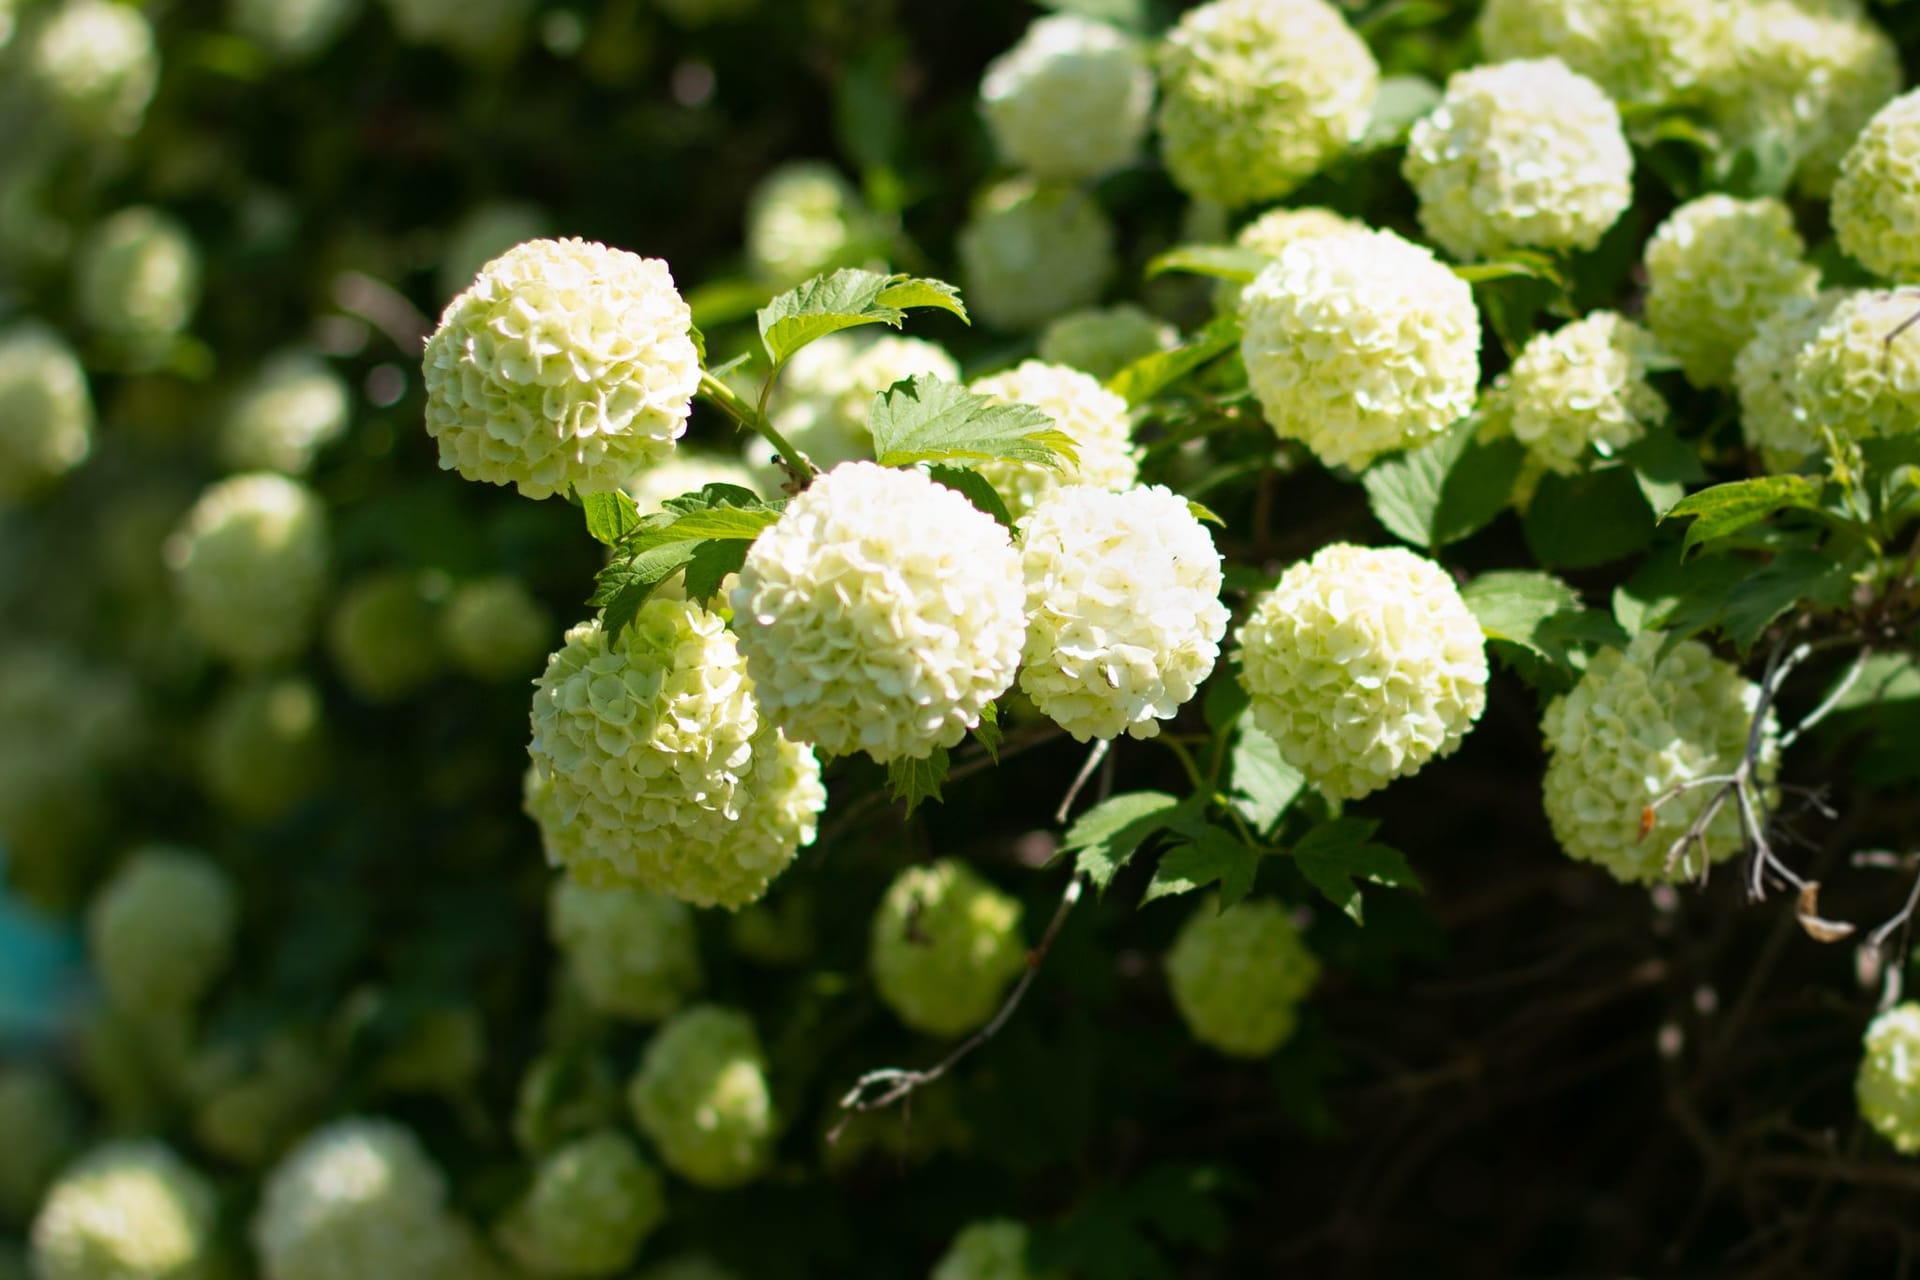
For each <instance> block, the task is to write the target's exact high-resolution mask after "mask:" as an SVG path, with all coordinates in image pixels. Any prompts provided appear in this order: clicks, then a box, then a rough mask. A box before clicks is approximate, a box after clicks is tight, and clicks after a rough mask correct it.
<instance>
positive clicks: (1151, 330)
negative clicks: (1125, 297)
mask: <svg viewBox="0 0 1920 1280" xmlns="http://www.w3.org/2000/svg"><path fill="white" fill-rule="evenodd" d="M1179 344H1180V331H1179V330H1178V329H1176V328H1175V327H1174V326H1172V325H1170V324H1168V323H1167V322H1166V321H1164V320H1161V319H1158V318H1156V317H1155V316H1154V315H1153V314H1152V313H1150V312H1148V311H1146V310H1144V309H1143V308H1141V307H1137V306H1135V305H1134V304H1133V303H1131V302H1123V303H1121V304H1120V305H1119V306H1114V307H1088V308H1086V309H1084V310H1081V311H1071V312H1068V313H1067V314H1066V315H1064V316H1061V317H1060V318H1059V319H1058V320H1055V321H1054V322H1053V323H1051V324H1049V325H1048V326H1047V327H1046V328H1045V329H1043V330H1041V331H1040V341H1039V345H1038V352H1039V356H1040V359H1041V360H1043V361H1044V362H1046V363H1047V364H1058V365H1065V366H1067V367H1068V368H1069V369H1078V370H1080V371H1081V372H1082V373H1090V374H1092V375H1093V376H1094V377H1096V378H1099V379H1101V380H1102V381H1104V380H1106V379H1108V378H1111V377H1112V376H1113V375H1114V374H1116V373H1118V372H1120V370H1122V369H1124V368H1126V367H1127V366H1128V365H1130V364H1132V363H1133V362H1134V361H1136V360H1140V359H1144V358H1145V357H1147V356H1150V355H1152V354H1153V353H1154V352H1156V351H1171V350H1173V348H1174V347H1176V346H1178V345H1179Z"/></svg>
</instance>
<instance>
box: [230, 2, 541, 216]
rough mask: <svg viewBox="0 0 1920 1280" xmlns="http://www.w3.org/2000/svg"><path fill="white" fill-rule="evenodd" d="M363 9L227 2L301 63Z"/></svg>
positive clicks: (249, 27) (276, 49)
mask: <svg viewBox="0 0 1920 1280" xmlns="http://www.w3.org/2000/svg"><path fill="white" fill-rule="evenodd" d="M359 10H360V0H227V21H228V22H230V23H232V24H233V28H234V30H236V31H238V32H240V34H242V35H244V36H246V37H248V38H249V39H251V40H253V41H254V42H255V43H257V44H259V45H260V46H261V47H262V48H263V49H265V50H266V51H267V52H268V53H270V54H272V55H273V56H274V57H275V58H278V59H280V60H281V61H283V62H301V61H304V60H306V59H308V58H311V57H313V56H314V55H316V54H318V53H319V52H320V51H321V50H323V49H325V48H326V47H327V46H328V45H330V44H332V43H333V42H334V40H336V39H337V38H338V37H339V35H340V32H341V31H342V30H344V29H345V28H346V26H347V24H348V23H349V22H351V21H353V18H354V15H355V14H356V13H358V12H359ZM505 247H506V246H505V245H502V246H501V248H505Z"/></svg>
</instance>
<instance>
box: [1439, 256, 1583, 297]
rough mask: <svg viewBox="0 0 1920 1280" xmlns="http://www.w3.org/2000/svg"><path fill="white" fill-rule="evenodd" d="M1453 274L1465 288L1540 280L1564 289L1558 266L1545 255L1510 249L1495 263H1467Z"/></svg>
mask: <svg viewBox="0 0 1920 1280" xmlns="http://www.w3.org/2000/svg"><path fill="white" fill-rule="evenodd" d="M1453 274H1454V275H1456V276H1459V277H1460V278H1461V279H1462V280H1465V281H1466V282H1467V283H1468V284H1487V283H1490V282H1491V281H1494V280H1543V281H1545V282H1547V283H1548V284H1551V285H1554V286H1555V287H1557V288H1560V289H1564V288H1566V287H1567V280H1566V276H1565V274H1564V273H1563V272H1562V271H1561V270H1560V264H1559V263H1558V262H1556V261H1555V260H1554V259H1552V258H1550V257H1548V256H1547V255H1546V254H1544V253H1532V252H1529V251H1528V250H1525V249H1509V250H1507V252H1506V255H1505V256H1504V257H1502V258H1500V259H1498V260H1497V261H1494V262H1468V263H1463V264H1461V265H1459V266H1456V267H1454V268H1453Z"/></svg>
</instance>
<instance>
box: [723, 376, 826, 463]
mask: <svg viewBox="0 0 1920 1280" xmlns="http://www.w3.org/2000/svg"><path fill="white" fill-rule="evenodd" d="M700 394H701V395H702V396H705V397H706V399H707V401H708V402H709V403H711V404H712V405H713V406H714V407H715V408H716V409H719V410H720V412H722V413H724V414H726V415H727V416H728V417H729V418H732V419H733V421H734V424H735V425H736V426H738V427H740V428H741V429H743V430H746V431H753V432H757V433H758V434H759V435H761V436H762V437H763V438H765V440H766V441H767V443H768V444H770V445H772V446H773V447H774V450H775V451H776V452H777V453H779V455H780V465H781V466H783V467H785V468H786V469H787V474H788V475H790V476H792V477H793V479H794V481H795V483H797V484H801V485H804V484H806V483H807V482H808V481H809V480H811V479H813V477H814V476H815V474H817V473H816V472H815V470H814V466H813V464H812V463H811V462H808V461H807V457H806V455H805V454H803V453H801V452H800V451H799V450H798V449H796V448H794V447H793V444H792V442H791V441H789V440H788V439H787V438H786V437H785V436H783V435H781V434H780V433H779V432H778V431H776V430H774V427H773V424H772V423H771V422H769V421H767V415H766V414H764V413H762V412H760V411H759V410H758V409H756V408H754V407H753V406H752V405H750V404H748V403H747V402H746V401H745V400H743V399H741V398H740V393H739V392H737V391H735V390H734V389H733V388H732V387H730V386H728V385H727V384H726V383H724V382H722V381H720V379H718V378H716V377H714V376H713V375H712V374H710V373H708V372H707V371H706V370H705V369H702V370H701V371H700Z"/></svg>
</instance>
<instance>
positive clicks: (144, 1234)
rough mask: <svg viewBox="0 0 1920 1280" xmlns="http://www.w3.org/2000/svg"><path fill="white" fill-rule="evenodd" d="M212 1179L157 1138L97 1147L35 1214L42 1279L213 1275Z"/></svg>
mask: <svg viewBox="0 0 1920 1280" xmlns="http://www.w3.org/2000/svg"><path fill="white" fill-rule="evenodd" d="M217 1208H218V1202H217V1200H216V1199H215V1195H214V1189H213V1184H212V1183H210V1182H208V1181H207V1179H206V1178H205V1177H204V1176H202V1175H201V1174H200V1173H199V1172H197V1171H196V1170H194V1169H193V1168H192V1167H191V1166H190V1165H188V1164H187V1163H186V1162H185V1161H183V1160H181V1159H180V1157H179V1156H177V1155H175V1154H174V1153H173V1151H172V1149H171V1148H169V1147H167V1146H165V1145H163V1144H161V1143H159V1142H153V1141H138V1142H112V1143H108V1144H106V1145H105V1146H101V1147H96V1148H95V1149H94V1150H92V1151H91V1152H89V1153H87V1155H85V1156H83V1157H82V1158H81V1159H80V1160H79V1161H77V1162H76V1163H75V1164H73V1165H72V1166H71V1167H70V1168H68V1169H67V1170H66V1171H65V1172H63V1173H62V1174H61V1175H60V1177H59V1179H58V1180H57V1181H56V1182H55V1183H54V1184H53V1187H52V1189H51V1190H49V1191H48V1192H47V1198H46V1200H45V1201H44V1202H42V1204H41V1206H40V1212H39V1215H38V1216H37V1217H35V1218H34V1221H33V1233H32V1239H33V1274H34V1276H35V1277H36V1280H102V1277H112V1278H113V1280H207V1278H208V1277H210V1276H212V1275H213V1274H214V1245H215V1240H214V1232H215V1225H216V1224H215V1217H216V1213H217Z"/></svg>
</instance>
